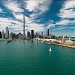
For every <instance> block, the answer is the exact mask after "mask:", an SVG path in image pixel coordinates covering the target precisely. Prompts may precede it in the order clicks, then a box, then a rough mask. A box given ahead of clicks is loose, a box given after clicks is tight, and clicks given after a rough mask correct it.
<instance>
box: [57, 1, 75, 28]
mask: <svg viewBox="0 0 75 75" xmlns="http://www.w3.org/2000/svg"><path fill="white" fill-rule="evenodd" d="M74 7H75V5H74V0H71V1H70V0H67V1H65V3H64V4H63V5H62V8H61V9H60V11H59V14H58V17H60V20H59V21H57V22H56V25H72V24H74V23H75V20H74V19H75V13H74ZM60 29H61V28H60Z"/></svg>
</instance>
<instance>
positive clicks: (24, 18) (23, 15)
mask: <svg viewBox="0 0 75 75" xmlns="http://www.w3.org/2000/svg"><path fill="white" fill-rule="evenodd" d="M23 38H25V16H24V15H23Z"/></svg>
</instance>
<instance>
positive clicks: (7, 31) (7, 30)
mask: <svg viewBox="0 0 75 75" xmlns="http://www.w3.org/2000/svg"><path fill="white" fill-rule="evenodd" d="M5 37H6V39H8V38H9V29H8V27H6V35H5Z"/></svg>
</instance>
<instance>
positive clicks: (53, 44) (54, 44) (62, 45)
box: [47, 43, 75, 49]
mask: <svg viewBox="0 0 75 75" xmlns="http://www.w3.org/2000/svg"><path fill="white" fill-rule="evenodd" d="M47 44H48V43H47ZM49 45H58V46H62V47H67V48H72V49H75V47H72V46H66V45H61V44H49Z"/></svg>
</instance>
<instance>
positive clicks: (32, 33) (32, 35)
mask: <svg viewBox="0 0 75 75" xmlns="http://www.w3.org/2000/svg"><path fill="white" fill-rule="evenodd" d="M33 38H34V30H31V39H33Z"/></svg>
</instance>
